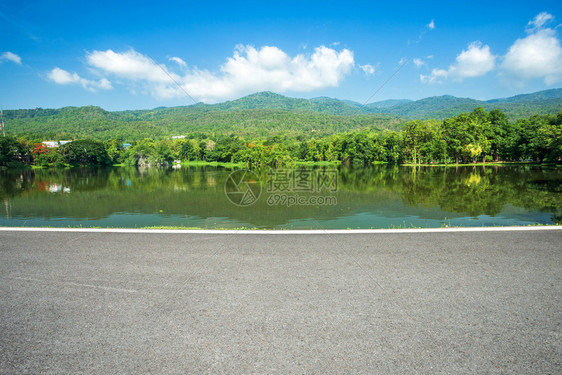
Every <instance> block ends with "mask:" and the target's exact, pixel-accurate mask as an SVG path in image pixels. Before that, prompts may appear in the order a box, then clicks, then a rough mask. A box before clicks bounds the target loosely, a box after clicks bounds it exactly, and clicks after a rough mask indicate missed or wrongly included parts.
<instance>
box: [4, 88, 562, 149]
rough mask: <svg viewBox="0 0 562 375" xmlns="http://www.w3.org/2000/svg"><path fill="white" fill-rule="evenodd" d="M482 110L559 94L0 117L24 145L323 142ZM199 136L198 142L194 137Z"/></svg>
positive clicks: (262, 98)
mask: <svg viewBox="0 0 562 375" xmlns="http://www.w3.org/2000/svg"><path fill="white" fill-rule="evenodd" d="M477 107H482V108H484V109H485V110H487V111H492V110H493V109H500V110H501V111H502V112H504V113H505V114H506V116H507V118H508V119H509V120H510V121H516V120H518V119H522V118H525V117H528V116H529V114H530V113H533V114H539V115H544V114H553V113H557V112H559V111H561V110H562V89H553V90H546V91H540V92H537V93H533V94H526V95H519V96H515V97H512V98H506V99H495V100H491V101H487V102H484V101H479V100H475V99H468V98H456V97H453V96H439V97H431V98H426V99H421V100H417V101H408V100H385V101H382V102H375V103H371V104H368V105H365V106H363V105H361V104H359V103H357V102H353V101H348V100H338V99H332V98H325V97H321V98H314V99H296V98H288V97H285V96H282V95H279V94H274V93H271V92H262V93H256V94H253V95H249V96H246V97H244V98H241V99H237V100H233V101H228V102H224V103H219V104H214V105H207V104H202V103H199V104H196V105H191V106H183V107H172V108H165V107H162V108H155V109H152V110H132V111H117V112H108V111H105V110H103V109H102V108H99V107H93V106H88V107H80V108H75V107H65V108H61V109H42V108H36V109H24V110H9V111H5V120H6V125H7V128H8V131H9V132H10V134H12V135H15V136H17V137H23V138H25V139H28V140H35V141H42V140H46V139H81V138H86V137H88V138H93V139H97V140H102V141H105V140H111V139H124V140H127V141H140V140H142V139H144V138H153V139H160V138H164V137H172V136H174V135H181V134H193V133H202V134H203V135H209V136H220V135H231V134H235V135H237V136H240V137H243V138H248V139H250V138H256V137H271V136H287V137H292V138H300V140H302V139H308V138H315V139H318V138H323V137H326V136H329V135H332V134H337V133H342V132H349V131H357V130H361V131H369V132H374V131H377V130H400V129H401V128H402V127H403V126H404V124H405V123H406V121H408V120H422V119H439V120H442V119H446V118H449V117H453V116H457V115H459V114H461V113H466V112H470V111H472V110H474V109H475V108H477ZM200 138H201V137H200Z"/></svg>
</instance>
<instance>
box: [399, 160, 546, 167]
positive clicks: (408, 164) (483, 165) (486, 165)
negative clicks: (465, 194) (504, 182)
mask: <svg viewBox="0 0 562 375" xmlns="http://www.w3.org/2000/svg"><path fill="white" fill-rule="evenodd" d="M400 165H401V166H405V167H475V166H482V167H494V166H496V167H497V166H524V165H538V166H548V165H547V164H539V163H535V162H510V161H501V162H487V163H482V162H480V163H466V164H465V163H459V164H455V163H448V164H442V163H436V164H426V163H422V164H414V163H404V164H400Z"/></svg>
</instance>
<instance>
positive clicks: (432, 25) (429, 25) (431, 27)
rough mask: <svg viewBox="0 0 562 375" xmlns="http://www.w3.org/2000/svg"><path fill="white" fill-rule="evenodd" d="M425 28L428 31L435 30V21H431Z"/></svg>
mask: <svg viewBox="0 0 562 375" xmlns="http://www.w3.org/2000/svg"><path fill="white" fill-rule="evenodd" d="M427 27H428V29H429V30H433V29H435V21H434V20H431V22H430V23H428V24H427Z"/></svg>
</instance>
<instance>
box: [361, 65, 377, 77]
mask: <svg viewBox="0 0 562 375" xmlns="http://www.w3.org/2000/svg"><path fill="white" fill-rule="evenodd" d="M359 67H360V68H361V70H363V72H364V73H365V74H367V75H371V74H375V67H374V66H372V65H370V64H365V65H359Z"/></svg>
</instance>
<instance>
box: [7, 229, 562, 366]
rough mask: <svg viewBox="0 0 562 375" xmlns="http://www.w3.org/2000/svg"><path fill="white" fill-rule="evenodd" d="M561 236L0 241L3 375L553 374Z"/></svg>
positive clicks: (68, 236)
mask: <svg viewBox="0 0 562 375" xmlns="http://www.w3.org/2000/svg"><path fill="white" fill-rule="evenodd" d="M561 261H562V231H561V230H551V231H536V232H534V231H531V232H511V231H507V232H461V233H456V232H455V233H447V232H446V233H423V232H421V233H394V234H380V233H379V234H308V235H302V234H301V235H298V234H282V235H267V234H252V235H248V234H208V233H201V234H193V233H182V234H157V233H152V234H144V233H83V232H70V233H69V232H54V233H53V232H15V231H1V232H0V279H1V280H0V281H1V282H0V373H1V374H22V373H30V374H43V373H49V374H77V373H92V374H126V373H128V374H144V373H154V374H187V373H189V374H347V373H348V374H377V373H380V374H409V373H411V374H441V373H443V374H444V373H453V374H460V373H486V374H513V373H517V374H547V373H551V374H555V373H560V372H561V371H562V365H561V361H562V340H561V339H562V338H561V333H562V317H561V312H562V272H561V270H562V267H561Z"/></svg>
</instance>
